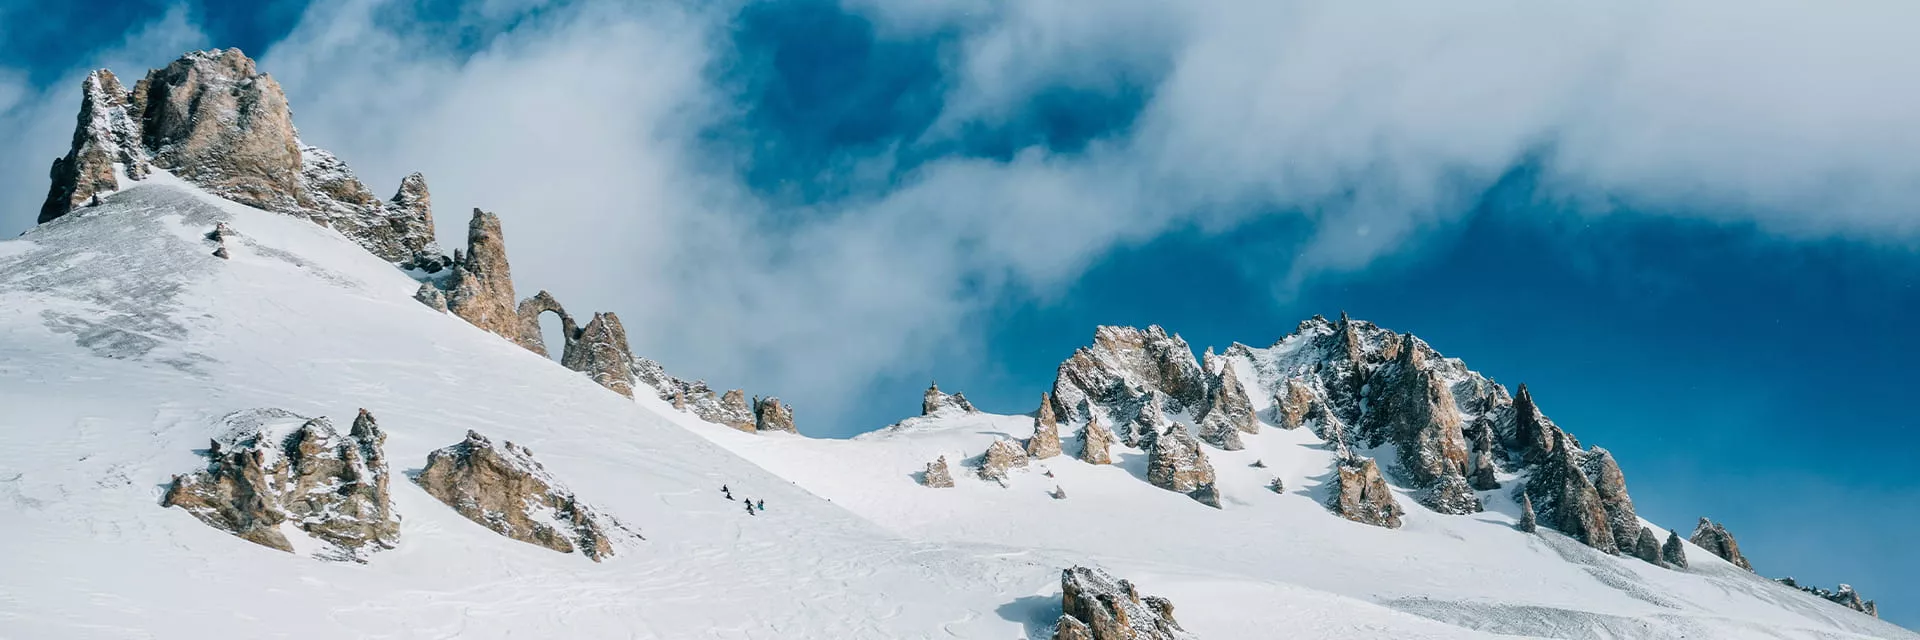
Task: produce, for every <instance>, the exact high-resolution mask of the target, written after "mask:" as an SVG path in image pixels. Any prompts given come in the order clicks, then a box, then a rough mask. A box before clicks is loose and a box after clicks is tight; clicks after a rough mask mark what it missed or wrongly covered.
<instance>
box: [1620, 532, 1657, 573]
mask: <svg viewBox="0 0 1920 640" xmlns="http://www.w3.org/2000/svg"><path fill="white" fill-rule="evenodd" d="M1621 548H1622V549H1625V548H1626V547H1625V546H1624V545H1623V546H1622V547H1621ZM1633 557H1635V558H1639V559H1641V560H1645V561H1647V562H1651V563H1653V564H1660V563H1661V560H1660V537H1659V536H1656V535H1654V534H1653V529H1651V528H1648V527H1641V528H1640V532H1639V533H1637V534H1635V535H1634V540H1633Z"/></svg>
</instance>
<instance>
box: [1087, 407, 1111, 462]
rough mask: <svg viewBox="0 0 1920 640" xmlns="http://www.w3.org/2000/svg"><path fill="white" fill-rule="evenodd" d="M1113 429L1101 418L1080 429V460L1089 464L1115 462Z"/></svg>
mask: <svg viewBox="0 0 1920 640" xmlns="http://www.w3.org/2000/svg"><path fill="white" fill-rule="evenodd" d="M1113 439H1114V436H1113V431H1112V430H1111V429H1108V428H1107V425H1104V424H1100V420H1099V419H1097V418H1096V419H1094V420H1093V421H1091V422H1088V423H1087V426H1086V427H1085V428H1083V429H1081V430H1080V461H1081V462H1085V463H1087V464H1113V452H1112V449H1113Z"/></svg>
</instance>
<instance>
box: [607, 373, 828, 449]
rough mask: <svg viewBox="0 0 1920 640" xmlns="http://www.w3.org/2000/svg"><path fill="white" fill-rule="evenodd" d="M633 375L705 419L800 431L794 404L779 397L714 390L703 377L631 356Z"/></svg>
mask: <svg viewBox="0 0 1920 640" xmlns="http://www.w3.org/2000/svg"><path fill="white" fill-rule="evenodd" d="M633 377H634V379H635V380H637V381H639V382H640V383H643V384H645V385H647V386H648V387H651V388H652V389H653V390H654V393H655V394H656V395H658V397H659V398H660V399H661V400H665V401H667V402H670V403H673V408H675V409H678V410H681V411H686V412H688V413H691V414H693V415H694V416H695V417H698V418H700V419H701V420H705V421H707V422H711V423H714V424H718V425H724V426H728V427H733V428H735V429H739V430H741V431H745V432H748V433H755V432H762V431H780V432H785V433H799V432H800V431H799V429H798V428H797V427H795V426H794V421H793V406H792V405H788V404H783V403H781V402H780V399H779V398H775V397H767V398H761V397H757V396H756V397H754V398H753V399H752V400H751V401H749V400H748V398H747V392H746V391H745V390H742V389H733V390H730V391H727V392H725V393H721V392H717V391H715V390H714V389H713V388H712V387H709V386H707V383H706V381H705V380H683V379H681V378H676V377H674V376H672V375H670V374H668V373H667V370H666V368H664V367H661V366H660V363H658V362H654V361H652V360H649V359H646V358H639V357H636V358H634V364H633Z"/></svg>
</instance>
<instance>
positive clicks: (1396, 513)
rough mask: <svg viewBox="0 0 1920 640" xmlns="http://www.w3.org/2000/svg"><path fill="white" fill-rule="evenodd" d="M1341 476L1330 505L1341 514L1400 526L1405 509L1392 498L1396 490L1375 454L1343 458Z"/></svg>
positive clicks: (1368, 522) (1386, 525)
mask: <svg viewBox="0 0 1920 640" xmlns="http://www.w3.org/2000/svg"><path fill="white" fill-rule="evenodd" d="M1339 474H1340V478H1339V481H1338V484H1336V485H1335V487H1334V493H1333V497H1332V498H1331V499H1330V500H1328V502H1327V507H1328V508H1330V509H1333V512H1334V513H1337V514H1340V517H1342V518H1346V519H1348V520H1352V521H1354V522H1362V523H1366V524H1370V525H1373V526H1376V527H1386V528H1388V529H1397V528H1399V527H1400V516H1401V515H1403V514H1405V513H1406V511H1404V510H1402V509H1401V508H1400V503H1398V502H1395V501H1394V499H1393V490H1392V489H1390V488H1388V487H1387V479H1386V477H1385V476H1382V475H1380V465H1379V464H1377V463H1375V462H1374V461H1373V459H1372V458H1361V459H1358V460H1348V461H1345V462H1342V463H1341V465H1340V469H1339Z"/></svg>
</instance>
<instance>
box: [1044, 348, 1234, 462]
mask: <svg viewBox="0 0 1920 640" xmlns="http://www.w3.org/2000/svg"><path fill="white" fill-rule="evenodd" d="M1155 393H1157V394H1159V395H1160V396H1164V400H1163V402H1164V406H1160V407H1157V409H1158V410H1161V411H1166V412H1171V413H1186V412H1192V413H1191V415H1199V414H1200V413H1201V411H1200V409H1201V408H1202V407H1203V406H1204V405H1205V403H1206V399H1207V376H1206V372H1204V371H1202V370H1201V368H1200V363H1199V362H1198V361H1196V360H1195V359H1194V357H1193V349H1192V348H1191V347H1189V346H1187V341H1186V340H1182V339H1180V337H1179V336H1177V335H1176V336H1170V335H1168V334H1167V332H1166V330H1165V329H1162V328H1160V327H1158V326H1151V327H1147V328H1146V329H1145V330H1142V329H1135V328H1132V327H1108V326H1103V327H1100V328H1098V329H1096V330H1095V331H1094V337H1093V344H1092V345H1091V346H1086V347H1081V348H1079V349H1077V350H1075V351H1074V352H1073V355H1072V356H1071V357H1069V358H1067V360H1066V361H1065V362H1062V363H1060V368H1059V369H1058V371H1057V372H1056V374H1055V377H1054V381H1053V402H1054V409H1055V410H1056V412H1057V413H1058V415H1059V416H1060V417H1061V419H1063V420H1066V421H1068V422H1073V423H1083V422H1085V421H1087V420H1089V419H1091V418H1092V417H1095V416H1096V415H1098V416H1099V417H1101V418H1103V419H1105V420H1107V421H1108V422H1109V423H1111V424H1116V425H1126V424H1128V423H1130V422H1132V421H1134V419H1135V418H1136V416H1137V415H1138V414H1139V413H1140V411H1141V410H1142V409H1143V408H1144V407H1146V406H1147V405H1148V403H1149V398H1148V396H1149V395H1150V394H1155ZM1101 414H1104V415H1101ZM1153 426H1154V428H1159V427H1160V426H1161V425H1160V424H1154V425H1153ZM1120 436H1121V439H1122V441H1131V438H1130V437H1129V436H1128V434H1127V433H1125V432H1122V433H1121V434H1120Z"/></svg>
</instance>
